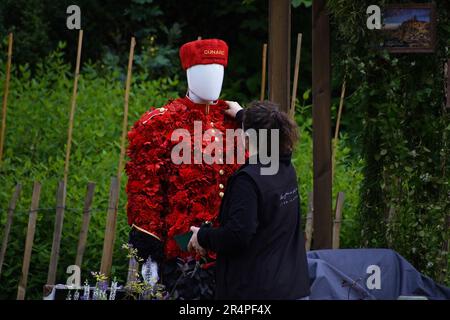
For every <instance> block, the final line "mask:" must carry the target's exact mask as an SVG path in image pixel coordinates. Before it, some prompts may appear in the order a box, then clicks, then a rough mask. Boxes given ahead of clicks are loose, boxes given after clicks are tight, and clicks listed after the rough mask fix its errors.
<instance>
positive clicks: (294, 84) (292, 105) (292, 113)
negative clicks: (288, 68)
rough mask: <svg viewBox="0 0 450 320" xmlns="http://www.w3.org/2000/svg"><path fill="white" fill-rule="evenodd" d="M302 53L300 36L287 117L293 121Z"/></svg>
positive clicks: (299, 37) (298, 37)
mask: <svg viewBox="0 0 450 320" xmlns="http://www.w3.org/2000/svg"><path fill="white" fill-rule="evenodd" d="M301 52H302V34H301V33H299V34H298V36H297V51H296V54H295V69H294V81H293V84H292V100H291V107H290V109H289V116H290V117H291V118H292V119H294V115H295V100H297V87H298V74H299V70H300V56H301Z"/></svg>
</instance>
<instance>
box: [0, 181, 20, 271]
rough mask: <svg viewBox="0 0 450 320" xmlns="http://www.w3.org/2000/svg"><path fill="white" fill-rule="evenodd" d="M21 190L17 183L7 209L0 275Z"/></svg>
mask: <svg viewBox="0 0 450 320" xmlns="http://www.w3.org/2000/svg"><path fill="white" fill-rule="evenodd" d="M21 190H22V185H21V184H20V183H19V184H17V185H16V189H15V190H14V193H13V195H12V198H11V201H10V202H9V207H8V216H7V219H6V225H5V229H4V231H3V242H2V249H1V251H0V275H1V274H2V267H3V262H4V261H5V254H6V248H7V246H8V240H9V233H10V231H11V226H12V222H13V215H14V211H15V210H16V204H17V200H18V199H19V196H20V191H21Z"/></svg>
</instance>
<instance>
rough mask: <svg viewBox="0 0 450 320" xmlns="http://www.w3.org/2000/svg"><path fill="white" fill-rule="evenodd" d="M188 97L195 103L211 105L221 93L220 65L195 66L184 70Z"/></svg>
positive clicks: (222, 72) (221, 67) (222, 68)
mask: <svg viewBox="0 0 450 320" xmlns="http://www.w3.org/2000/svg"><path fill="white" fill-rule="evenodd" d="M186 75H187V82H188V88H189V89H188V95H189V98H191V99H192V101H194V102H195V103H211V102H212V101H215V100H217V99H219V96H220V92H221V91H222V83H223V76H224V67H223V66H222V65H220V64H217V63H214V64H203V65H195V66H192V67H190V68H189V69H187V70H186Z"/></svg>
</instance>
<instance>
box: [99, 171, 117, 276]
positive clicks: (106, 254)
mask: <svg viewBox="0 0 450 320" xmlns="http://www.w3.org/2000/svg"><path fill="white" fill-rule="evenodd" d="M118 196H119V184H118V179H117V177H112V178H111V187H110V189H109V205H108V215H107V218H106V227H105V240H104V242H103V254H102V263H101V266H100V272H101V273H103V274H104V275H106V276H109V275H110V273H111V265H112V255H113V249H114V233H115V228H116V219H117V214H116V213H117V202H118Z"/></svg>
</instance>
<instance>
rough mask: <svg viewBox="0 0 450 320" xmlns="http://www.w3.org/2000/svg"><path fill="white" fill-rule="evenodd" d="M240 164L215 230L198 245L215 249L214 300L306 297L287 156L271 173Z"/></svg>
mask: <svg viewBox="0 0 450 320" xmlns="http://www.w3.org/2000/svg"><path fill="white" fill-rule="evenodd" d="M261 167H262V165H260V164H246V165H244V166H242V167H241V168H240V169H239V170H238V171H237V172H236V173H235V174H234V175H233V176H231V177H230V180H229V182H228V184H227V189H226V190H225V196H224V198H223V200H222V205H221V208H220V214H219V222H220V227H218V228H205V227H203V228H201V229H200V231H199V233H198V241H199V244H200V245H201V246H202V247H204V248H207V249H210V250H212V251H215V252H217V264H216V286H217V287H216V298H217V299H287V300H291V299H299V298H302V297H304V296H308V295H309V276H308V265H307V260H306V252H305V243H304V236H303V232H302V227H301V223H300V206H299V193H298V187H297V177H296V174H295V170H294V168H293V167H292V164H291V159H290V157H284V158H281V159H280V168H279V171H278V173H277V174H276V175H273V176H264V175H261V174H260V168H261Z"/></svg>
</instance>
